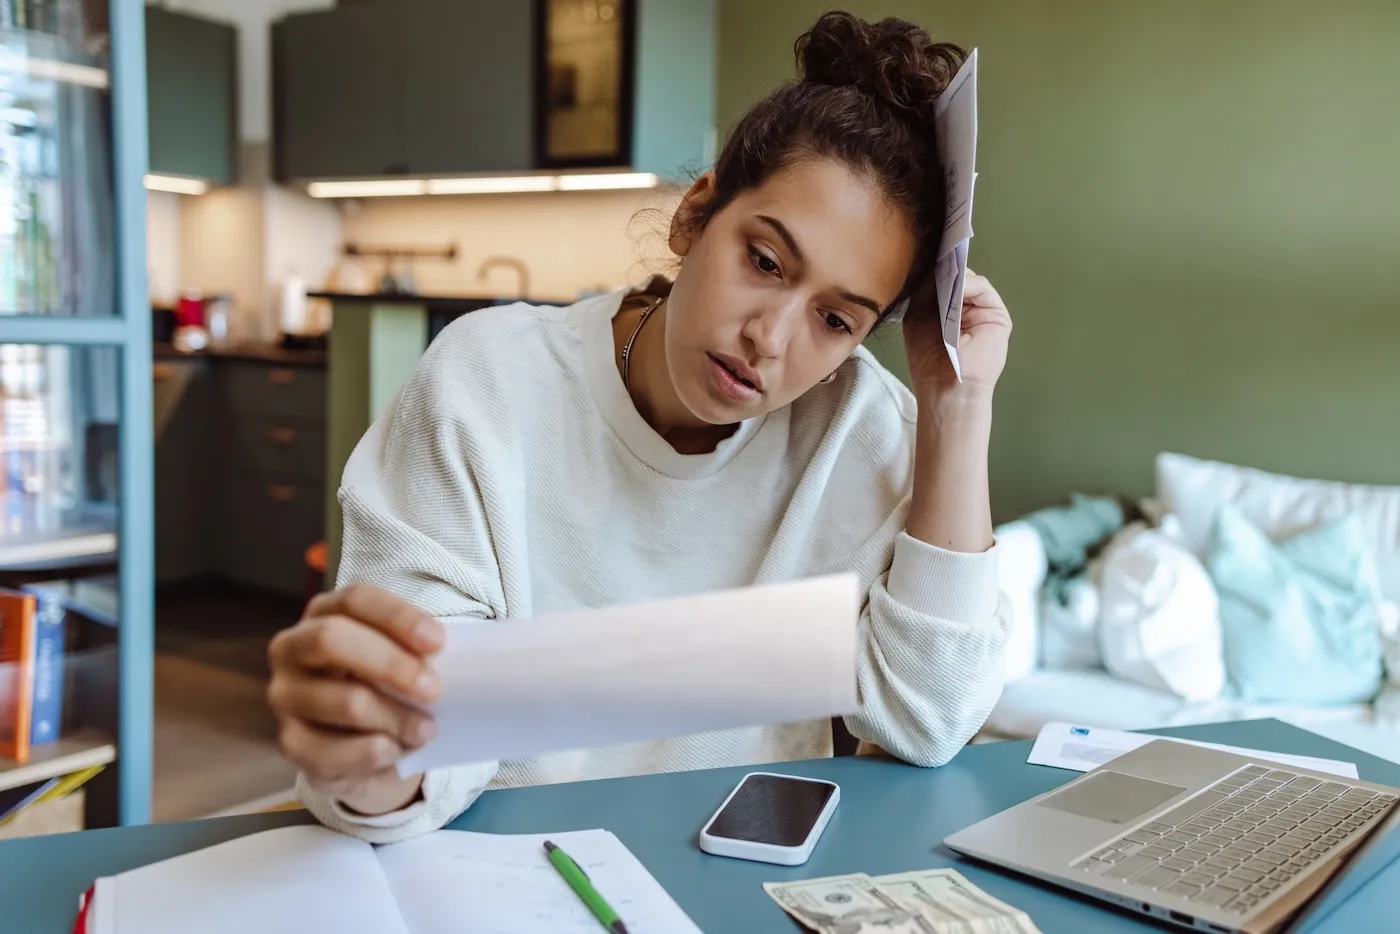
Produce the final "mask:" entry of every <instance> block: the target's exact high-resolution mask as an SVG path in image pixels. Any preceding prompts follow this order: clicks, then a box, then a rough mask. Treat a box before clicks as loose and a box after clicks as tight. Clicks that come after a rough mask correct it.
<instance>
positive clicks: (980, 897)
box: [874, 869, 1040, 934]
mask: <svg viewBox="0 0 1400 934" xmlns="http://www.w3.org/2000/svg"><path fill="white" fill-rule="evenodd" d="M874 882H875V884H876V885H878V886H879V887H880V888H881V889H883V890H884V891H885V892H887V893H888V894H889V895H891V896H892V897H893V898H894V899H895V900H896V901H898V902H899V903H900V905H902V906H903V907H905V908H918V909H919V910H920V911H922V912H923V914H924V915H925V916H926V917H927V918H928V919H929V920H930V921H931V922H933V924H934V927H935V930H937V931H938V932H939V934H1040V929H1039V928H1037V927H1036V926H1035V922H1033V921H1031V917H1030V915H1028V914H1026V913H1025V912H1024V911H1022V910H1021V909H1019V908H1016V907H1014V906H1012V905H1008V904H1007V903H1006V902H1003V901H1001V900H1000V899H997V898H993V897H992V896H991V895H988V894H987V893H986V892H984V891H982V890H981V889H979V888H978V887H977V886H975V885H973V884H972V883H971V882H969V881H968V880H967V879H966V878H965V877H964V876H963V875H962V874H961V873H959V872H957V871H956V870H953V869H923V870H918V871H916V872H902V873H898V874H897V875H890V876H877V877H876V878H875V879H874Z"/></svg>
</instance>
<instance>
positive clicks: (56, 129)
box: [0, 0, 154, 836]
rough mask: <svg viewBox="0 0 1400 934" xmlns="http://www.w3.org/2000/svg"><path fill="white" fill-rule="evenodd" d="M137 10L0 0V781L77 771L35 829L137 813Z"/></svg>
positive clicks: (146, 666) (140, 656)
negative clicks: (56, 812)
mask: <svg viewBox="0 0 1400 934" xmlns="http://www.w3.org/2000/svg"><path fill="white" fill-rule="evenodd" d="M143 13H144V10H143V6H142V4H139V3H134V2H117V0H113V2H112V3H111V4H110V6H109V4H107V3H106V2H101V0H0V791H4V790H8V789H11V788H17V787H23V786H24V785H26V784H32V783H35V782H43V781H47V780H49V779H51V778H55V777H60V776H64V775H82V776H84V777H86V778H87V779H88V780H87V781H86V783H85V784H84V785H83V786H82V789H81V794H80V795H77V794H75V795H74V796H73V799H74V800H75V801H78V802H80V806H77V807H76V810H75V808H74V806H73V805H72V804H71V802H70V811H72V812H73V813H68V814H67V815H66V816H65V817H63V818H62V820H67V821H70V822H76V823H77V826H76V827H75V826H72V825H71V823H70V824H69V825H67V826H54V827H49V828H46V829H49V830H52V829H78V827H94V826H107V825H112V824H117V823H143V822H145V821H146V820H147V819H148V815H149V797H150V759H151V751H150V745H151V707H152V703H151V667H152V659H153V656H152V651H151V642H152V629H153V620H152V589H153V584H152V560H151V551H152V549H151V536H152V533H151V526H152V510H151V500H152V496H151V462H152V460H153V456H154V452H153V440H152V432H151V352H150V338H151V335H150V327H151V325H150V308H149V303H148V299H147V296H146V281H145V242H144V240H145V191H144V188H143V185H142V179H143V177H144V174H145V168H146V117H145V96H146V93H145V48H144V37H143V28H144V16H143ZM3 835H4V828H3V827H0V836H3Z"/></svg>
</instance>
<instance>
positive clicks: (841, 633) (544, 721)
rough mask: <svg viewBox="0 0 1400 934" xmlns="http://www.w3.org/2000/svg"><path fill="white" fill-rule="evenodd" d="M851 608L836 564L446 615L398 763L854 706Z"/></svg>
mask: <svg viewBox="0 0 1400 934" xmlns="http://www.w3.org/2000/svg"><path fill="white" fill-rule="evenodd" d="M860 605H861V596H860V592H859V587H858V583H857V578H856V576H855V575H853V574H840V575H833V576H827V577H818V578H812V579H809V580H804V581H796V582H792V583H781V584H771V585H765V586H759V587H747V588H743V589H739V590H727V591H719V592H715V593H707V594H701V595H699V596H691V597H681V598H673V599H667V600H659V601H655V602H650V603H644V604H634V605H630V606H618V607H608V608H604V609H596V610H584V611H578V612H569V613H558V614H552V615H548V616H541V617H539V618H537V619H523V620H499V621H483V622H480V623H463V624H459V625H453V626H450V627H449V628H448V634H447V645H446V647H445V648H444V649H443V651H442V652H441V653H439V655H438V656H437V659H436V666H437V669H438V671H439V673H440V674H441V675H442V683H443V692H442V698H441V700H440V701H439V702H438V703H437V705H436V706H435V707H434V708H433V713H434V716H435V718H436V721H437V728H438V733H437V737H436V738H435V739H433V740H432V741H431V742H430V743H428V744H427V745H426V746H424V747H423V748H422V749H419V750H417V751H415V752H413V753H411V754H410V755H408V756H406V757H404V758H403V759H402V760H400V762H399V766H398V769H399V774H401V775H405V776H406V775H412V774H414V773H416V772H420V771H423V770H427V769H435V768H440V767H442V766H448V765H459V764H463V763H471V762H485V761H490V760H496V759H512V758H517V757H521V756H533V755H539V754H541V753H546V752H556V751H563V750H570V749H582V748H591V747H598V746H606V745H610V744H613V743H622V742H633V741H643V740H659V739H668V738H672V737H676V736H683V735H686V734H690V733H700V732H706V731H710V730H723V729H732V728H737V727H746V726H758V725H766V724H773V723H794V722H801V721H805V720H813V719H817V718H824V717H832V716H839V715H842V714H848V713H852V712H854V711H855V710H856V708H857V703H856V629H857V625H858V622H859V617H860Z"/></svg>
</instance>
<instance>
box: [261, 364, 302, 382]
mask: <svg viewBox="0 0 1400 934" xmlns="http://www.w3.org/2000/svg"><path fill="white" fill-rule="evenodd" d="M296 378H297V374H296V371H295V370H290V369H288V368H286V367H284V366H278V367H273V368H272V369H270V370H268V371H267V381H268V382H269V383H272V384H273V385H274V386H290V385H291V384H292V383H294V382H296Z"/></svg>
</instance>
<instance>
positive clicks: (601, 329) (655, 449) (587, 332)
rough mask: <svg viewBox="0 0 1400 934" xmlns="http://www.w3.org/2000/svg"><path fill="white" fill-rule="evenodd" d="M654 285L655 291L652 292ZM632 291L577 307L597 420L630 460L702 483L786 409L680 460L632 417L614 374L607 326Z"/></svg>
mask: <svg viewBox="0 0 1400 934" xmlns="http://www.w3.org/2000/svg"><path fill="white" fill-rule="evenodd" d="M653 285H656V286H658V288H655V289H653V288H652V286H653ZM668 286H669V283H666V282H665V280H661V282H659V283H658V282H655V281H653V283H648V285H647V286H646V287H644V288H645V289H646V291H648V292H649V293H651V294H664V291H663V289H665V290H669V289H668V288H667V287H668ZM634 291H635V290H632V289H618V290H617V291H615V292H609V293H608V294H606V295H600V296H598V297H596V298H593V299H589V300H588V301H586V302H583V303H582V304H581V306H580V307H579V309H578V311H579V317H578V319H577V320H578V324H579V326H580V332H581V333H580V337H581V339H582V346H583V367H584V380H585V382H586V383H587V385H588V390H589V392H590V394H591V395H592V397H593V401H594V404H595V405H597V407H598V410H599V412H600V413H601V414H602V416H603V420H604V421H605V422H607V424H608V427H609V428H611V429H612V431H613V433H614V434H615V435H616V436H617V438H618V440H619V441H621V442H622V444H623V446H624V447H626V448H627V450H629V451H630V452H631V453H632V454H633V456H635V457H636V458H637V459H638V460H640V461H642V462H643V463H644V464H646V465H647V466H648V467H651V468H652V469H653V470H656V471H657V472H658V473H661V474H664V475H666V476H668V477H674V478H676V479H682V480H683V479H689V478H692V477H707V476H710V475H712V474H714V473H716V472H717V471H719V470H721V469H722V468H723V467H724V466H725V465H727V464H728V463H729V462H731V461H732V460H734V459H735V458H736V457H738V456H739V455H740V454H741V453H742V452H743V450H744V449H745V448H746V447H748V444H749V442H750V441H751V440H753V438H754V436H755V435H756V434H757V433H758V432H759V430H760V429H762V428H763V427H764V426H765V425H767V424H769V423H771V422H774V421H782V420H783V419H785V418H786V409H783V410H781V411H780V412H773V413H769V414H768V415H760V416H758V417H756V418H750V419H746V420H744V421H742V422H740V423H739V427H738V429H737V430H736V431H735V432H734V434H732V435H730V436H729V437H728V438H725V439H724V440H723V441H721V442H720V443H719V445H718V446H717V447H716V448H715V450H714V451H712V452H710V453H709V454H681V453H679V452H678V451H677V450H676V449H675V448H673V447H671V445H670V444H669V443H668V442H667V441H666V439H665V438H663V437H661V435H659V434H657V432H656V430H655V429H653V428H652V427H651V426H650V425H648V424H647V421H646V419H644V418H642V415H641V413H640V412H638V411H637V407H636V405H634V404H633V402H632V397H631V396H630V395H629V394H628V392H627V388H626V387H625V386H624V385H623V384H622V374H621V373H619V372H618V371H617V357H616V353H617V350H616V345H615V344H614V343H613V329H612V320H613V318H614V317H615V316H616V315H617V313H618V311H619V310H620V309H621V308H622V302H623V301H624V300H625V299H626V298H627V296H628V295H630V294H633V292H634Z"/></svg>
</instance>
